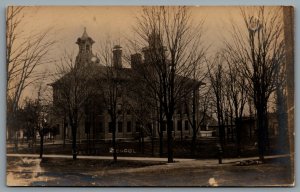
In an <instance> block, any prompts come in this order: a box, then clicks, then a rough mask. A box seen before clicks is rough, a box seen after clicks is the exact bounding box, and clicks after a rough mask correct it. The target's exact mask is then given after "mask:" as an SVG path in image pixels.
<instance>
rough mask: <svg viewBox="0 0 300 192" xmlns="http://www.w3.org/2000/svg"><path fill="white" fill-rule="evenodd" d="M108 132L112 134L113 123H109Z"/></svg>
mask: <svg viewBox="0 0 300 192" xmlns="http://www.w3.org/2000/svg"><path fill="white" fill-rule="evenodd" d="M108 132H109V133H112V122H109V123H108Z"/></svg>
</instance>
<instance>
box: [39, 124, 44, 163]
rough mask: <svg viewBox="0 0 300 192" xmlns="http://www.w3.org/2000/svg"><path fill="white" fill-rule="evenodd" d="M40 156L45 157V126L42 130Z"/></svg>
mask: <svg viewBox="0 0 300 192" xmlns="http://www.w3.org/2000/svg"><path fill="white" fill-rule="evenodd" d="M40 137H41V140H40V158H41V159H42V158H43V153H44V128H42V130H41V131H40Z"/></svg>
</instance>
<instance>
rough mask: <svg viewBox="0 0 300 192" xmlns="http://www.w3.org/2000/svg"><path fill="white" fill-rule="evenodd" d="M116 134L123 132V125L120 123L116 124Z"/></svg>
mask: <svg viewBox="0 0 300 192" xmlns="http://www.w3.org/2000/svg"><path fill="white" fill-rule="evenodd" d="M118 132H119V133H122V132H123V123H122V122H121V121H119V122H118Z"/></svg>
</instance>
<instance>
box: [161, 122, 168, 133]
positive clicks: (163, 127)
mask: <svg viewBox="0 0 300 192" xmlns="http://www.w3.org/2000/svg"><path fill="white" fill-rule="evenodd" d="M166 130H167V124H166V122H165V121H163V123H162V131H166Z"/></svg>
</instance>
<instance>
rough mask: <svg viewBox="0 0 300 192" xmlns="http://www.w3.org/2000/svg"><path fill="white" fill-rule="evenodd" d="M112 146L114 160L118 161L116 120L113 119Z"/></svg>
mask: <svg viewBox="0 0 300 192" xmlns="http://www.w3.org/2000/svg"><path fill="white" fill-rule="evenodd" d="M112 146H113V158H114V162H117V149H116V120H115V119H113V121H112Z"/></svg>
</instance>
